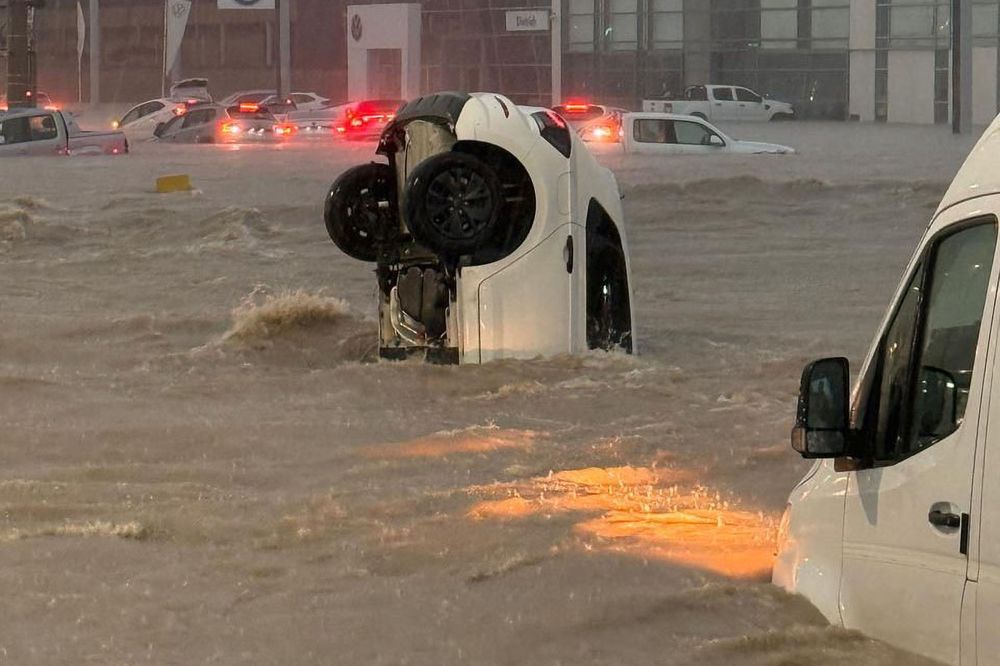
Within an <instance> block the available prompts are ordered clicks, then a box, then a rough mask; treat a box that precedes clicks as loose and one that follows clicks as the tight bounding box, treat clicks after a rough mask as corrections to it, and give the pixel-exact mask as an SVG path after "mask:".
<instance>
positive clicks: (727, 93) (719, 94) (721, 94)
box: [712, 88, 733, 102]
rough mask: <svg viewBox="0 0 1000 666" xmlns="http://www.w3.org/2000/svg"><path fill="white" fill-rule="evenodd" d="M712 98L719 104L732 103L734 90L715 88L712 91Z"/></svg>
mask: <svg viewBox="0 0 1000 666" xmlns="http://www.w3.org/2000/svg"><path fill="white" fill-rule="evenodd" d="M712 96H713V97H715V99H716V100H717V101H719V102H732V101H733V89H732V88H715V89H714V90H712Z"/></svg>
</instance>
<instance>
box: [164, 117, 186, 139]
mask: <svg viewBox="0 0 1000 666" xmlns="http://www.w3.org/2000/svg"><path fill="white" fill-rule="evenodd" d="M184 120H185V118H184V116H174V117H173V118H171V119H170V120H168V121H167V124H166V125H164V126H163V128H162V129H161V130H160V131H159V136H166V135H167V134H169V133H170V132H174V131H176V130H178V129H180V128H181V123H183V122H184Z"/></svg>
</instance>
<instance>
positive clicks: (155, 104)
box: [112, 78, 212, 141]
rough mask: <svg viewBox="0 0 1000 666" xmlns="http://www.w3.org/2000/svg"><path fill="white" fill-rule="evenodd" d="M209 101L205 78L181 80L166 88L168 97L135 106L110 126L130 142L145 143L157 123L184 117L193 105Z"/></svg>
mask: <svg viewBox="0 0 1000 666" xmlns="http://www.w3.org/2000/svg"><path fill="white" fill-rule="evenodd" d="M211 101H212V96H211V95H210V94H209V92H208V80H207V79H201V78H196V79H183V80H181V81H178V82H177V83H175V84H173V85H172V86H171V87H170V95H169V96H168V97H160V98H158V99H151V100H148V101H146V102H143V103H142V104H136V105H135V106H133V107H132V108H131V109H129V110H128V111H126V112H125V115H123V116H122V117H121V118H120V119H119V120H116V121H115V122H114V123H112V127H114V128H115V129H120V130H122V131H123V132H125V134H126V135H127V136H128V137H129V139H130V140H132V141H143V140H148V139H151V138H152V137H153V131H154V130H155V129H156V128H157V127H158V126H159V125H160V124H161V123H165V122H167V121H169V120H171V119H172V118H173V117H174V116H181V115H184V114H185V113H187V110H188V109H189V108H191V107H193V106H197V105H199V104H204V103H206V102H211Z"/></svg>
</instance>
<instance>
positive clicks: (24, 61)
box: [7, 0, 33, 107]
mask: <svg viewBox="0 0 1000 666" xmlns="http://www.w3.org/2000/svg"><path fill="white" fill-rule="evenodd" d="M30 92H32V91H31V56H30V54H29V53H28V3H27V1H26V0H10V4H8V5H7V100H8V102H9V104H10V105H11V107H16V106H30V105H33V104H32V103H31V102H30V101H29V100H30V98H29V93H30Z"/></svg>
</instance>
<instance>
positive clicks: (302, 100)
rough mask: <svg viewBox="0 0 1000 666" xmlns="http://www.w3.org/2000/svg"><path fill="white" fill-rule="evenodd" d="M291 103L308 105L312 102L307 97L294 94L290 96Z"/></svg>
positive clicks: (310, 98)
mask: <svg viewBox="0 0 1000 666" xmlns="http://www.w3.org/2000/svg"><path fill="white" fill-rule="evenodd" d="M292 101H293V102H295V103H296V104H308V103H309V102H311V101H313V99H312V97H310V96H309V95H303V94H301V93H296V94H294V95H292Z"/></svg>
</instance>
